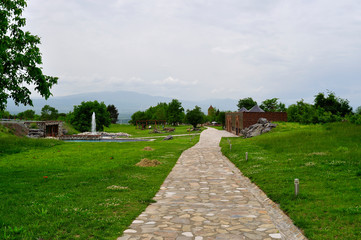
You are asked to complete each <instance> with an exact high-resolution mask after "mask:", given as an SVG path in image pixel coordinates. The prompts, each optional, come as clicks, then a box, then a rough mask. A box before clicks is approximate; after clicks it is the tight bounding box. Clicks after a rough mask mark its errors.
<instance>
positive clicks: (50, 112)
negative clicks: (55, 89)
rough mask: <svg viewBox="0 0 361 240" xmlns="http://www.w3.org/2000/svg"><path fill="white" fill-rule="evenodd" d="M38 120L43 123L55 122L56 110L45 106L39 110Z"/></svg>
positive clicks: (56, 117)
mask: <svg viewBox="0 0 361 240" xmlns="http://www.w3.org/2000/svg"><path fill="white" fill-rule="evenodd" d="M40 119H41V120H43V121H48V120H57V119H58V110H56V109H55V108H53V107H50V106H49V105H45V106H44V107H43V108H42V109H41V115H40Z"/></svg>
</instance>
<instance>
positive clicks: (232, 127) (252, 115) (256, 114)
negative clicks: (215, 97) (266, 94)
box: [226, 105, 287, 135]
mask: <svg viewBox="0 0 361 240" xmlns="http://www.w3.org/2000/svg"><path fill="white" fill-rule="evenodd" d="M260 118H266V119H267V120H268V121H270V122H287V113H286V112H265V111H263V110H262V109H261V108H260V107H259V106H257V105H255V106H254V107H253V108H251V109H250V110H249V111H248V110H247V109H245V108H242V109H240V111H238V112H230V113H226V130H227V131H228V132H231V133H234V134H236V135H239V134H240V131H241V130H242V129H244V128H247V127H249V126H251V125H253V124H255V123H257V121H258V119H260Z"/></svg>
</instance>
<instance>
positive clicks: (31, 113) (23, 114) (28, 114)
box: [17, 109, 38, 120]
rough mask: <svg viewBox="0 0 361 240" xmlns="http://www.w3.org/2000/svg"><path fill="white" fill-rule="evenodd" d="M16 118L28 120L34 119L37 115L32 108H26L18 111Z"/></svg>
mask: <svg viewBox="0 0 361 240" xmlns="http://www.w3.org/2000/svg"><path fill="white" fill-rule="evenodd" d="M17 117H18V118H20V119H28V120H30V119H31V120H34V119H36V118H37V117H38V116H36V115H35V111H34V110H32V109H28V110H25V111H24V112H21V113H18V115H17Z"/></svg>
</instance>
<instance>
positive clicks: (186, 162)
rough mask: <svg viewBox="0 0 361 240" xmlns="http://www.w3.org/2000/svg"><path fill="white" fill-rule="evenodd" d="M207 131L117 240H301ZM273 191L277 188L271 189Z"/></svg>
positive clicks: (219, 134)
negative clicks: (223, 152)
mask: <svg viewBox="0 0 361 240" xmlns="http://www.w3.org/2000/svg"><path fill="white" fill-rule="evenodd" d="M221 137H234V135H233V134H230V133H228V132H226V131H218V130H216V129H213V128H209V129H207V130H206V131H203V132H202V134H201V136H200V141H199V143H198V144H196V145H195V146H194V147H192V148H190V149H188V150H186V151H184V152H183V154H182V155H181V157H180V158H179V159H178V162H177V164H176V165H175V167H174V168H173V170H172V172H171V173H170V174H169V176H168V177H167V178H166V180H165V181H164V183H163V185H162V187H161V189H160V191H159V192H158V193H157V195H156V196H155V198H154V200H155V201H156V203H153V204H151V205H149V206H148V207H147V209H146V210H145V211H144V212H143V213H142V214H141V215H139V216H138V218H137V219H136V220H134V221H133V223H132V224H131V225H130V226H129V228H128V229H127V230H125V231H124V234H123V236H122V237H119V238H118V239H117V240H135V239H149V240H153V239H154V240H158V239H159V240H161V239H164V240H171V239H176V240H187V239H195V240H210V239H224V240H229V239H267V240H272V239H290V240H293V239H295V240H299V239H306V238H305V237H304V236H303V235H302V234H301V232H300V231H299V230H298V229H297V228H296V227H295V226H294V225H293V224H292V222H291V220H290V219H289V218H288V217H287V216H286V215H285V214H283V212H282V211H281V210H279V209H278V208H277V206H276V205H275V204H274V203H273V202H272V201H270V200H269V199H268V198H267V196H266V195H265V194H264V193H263V192H262V191H261V190H259V189H258V188H257V187H256V186H255V185H254V184H252V183H251V182H250V181H249V179H248V178H246V177H244V176H243V175H242V173H241V172H240V171H239V170H238V169H237V168H236V167H235V166H234V165H233V164H232V163H231V162H230V161H229V160H228V159H227V158H226V157H224V156H223V155H222V153H221V152H220V147H219V141H220V139H221ZM275 187H277V186H275Z"/></svg>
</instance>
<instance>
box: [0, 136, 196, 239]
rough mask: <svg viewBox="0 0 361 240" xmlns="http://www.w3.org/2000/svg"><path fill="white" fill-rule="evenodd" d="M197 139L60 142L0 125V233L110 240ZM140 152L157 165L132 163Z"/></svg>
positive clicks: (0, 235) (16, 236) (2, 236)
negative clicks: (20, 134) (19, 134)
mask: <svg viewBox="0 0 361 240" xmlns="http://www.w3.org/2000/svg"><path fill="white" fill-rule="evenodd" d="M198 139H199V137H198V136H196V137H193V138H189V137H177V138H175V139H173V140H170V141H162V140H157V141H154V142H133V143H132V142H129V143H64V142H60V141H55V140H54V141H53V140H43V141H42V140H31V139H20V138H15V137H12V136H9V135H8V134H6V133H4V132H3V133H2V134H0V213H1V214H0V239H116V238H117V237H118V236H120V235H121V233H122V232H123V231H124V229H125V228H126V227H127V226H128V225H129V224H130V223H131V222H132V220H133V219H134V218H135V217H136V216H138V215H139V214H140V213H141V212H142V211H143V210H144V209H145V208H146V207H147V205H149V203H151V202H152V198H153V196H154V195H155V193H156V192H157V191H158V190H159V187H160V185H161V184H162V182H163V181H164V179H165V177H166V176H167V175H168V173H169V172H170V171H171V169H172V167H173V166H174V164H175V162H176V160H177V159H178V158H179V156H180V154H181V153H182V151H184V150H185V149H187V148H189V147H191V146H192V145H194V144H195V143H196V142H197V141H198ZM146 146H150V147H151V148H152V149H153V151H145V150H144V147H146ZM143 158H148V159H157V160H158V161H160V162H161V164H160V165H158V166H156V167H139V166H136V165H135V164H136V163H137V162H139V161H140V160H141V159H143Z"/></svg>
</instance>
